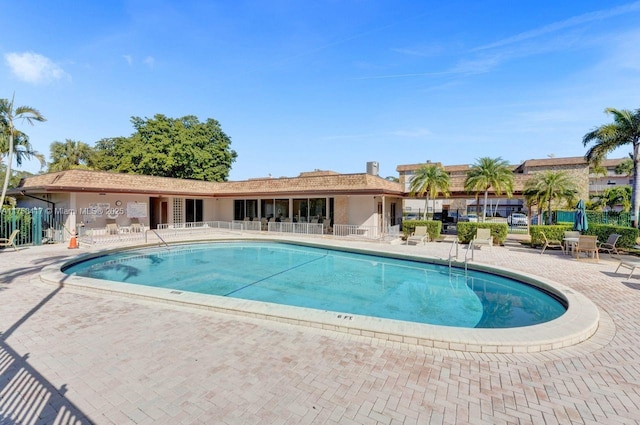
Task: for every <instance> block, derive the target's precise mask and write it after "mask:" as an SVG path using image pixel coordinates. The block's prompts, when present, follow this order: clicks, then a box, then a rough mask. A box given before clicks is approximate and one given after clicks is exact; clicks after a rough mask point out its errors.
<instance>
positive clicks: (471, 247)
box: [464, 241, 473, 272]
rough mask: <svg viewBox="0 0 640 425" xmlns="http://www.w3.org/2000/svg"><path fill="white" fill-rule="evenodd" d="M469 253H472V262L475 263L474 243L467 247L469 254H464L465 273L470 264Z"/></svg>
mask: <svg viewBox="0 0 640 425" xmlns="http://www.w3.org/2000/svg"><path fill="white" fill-rule="evenodd" d="M469 251H471V261H473V241H471V242H469V245H467V252H466V253H465V254H464V271H465V272H466V271H467V263H468V262H469Z"/></svg>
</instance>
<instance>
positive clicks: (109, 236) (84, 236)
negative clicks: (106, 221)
mask: <svg viewBox="0 0 640 425" xmlns="http://www.w3.org/2000/svg"><path fill="white" fill-rule="evenodd" d="M78 240H79V241H80V243H85V244H90V245H103V244H110V243H115V242H142V241H143V240H144V231H142V230H140V231H131V230H130V229H125V228H120V229H118V231H117V232H115V233H113V232H109V231H107V229H86V230H85V231H84V232H82V233H81V234H80V235H79V236H78Z"/></svg>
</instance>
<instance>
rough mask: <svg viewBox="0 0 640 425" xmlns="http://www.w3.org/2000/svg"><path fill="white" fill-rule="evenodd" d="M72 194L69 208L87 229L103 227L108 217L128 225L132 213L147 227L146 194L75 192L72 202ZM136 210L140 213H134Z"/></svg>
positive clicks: (121, 224)
mask: <svg viewBox="0 0 640 425" xmlns="http://www.w3.org/2000/svg"><path fill="white" fill-rule="evenodd" d="M73 195H74V194H72V196H71V197H70V207H71V210H72V211H75V212H76V222H77V224H78V225H80V223H82V224H83V225H84V226H85V227H86V228H87V229H93V228H104V227H105V226H106V224H107V219H108V218H109V219H115V220H116V223H117V224H118V225H119V226H128V225H130V224H131V219H132V217H133V216H134V215H138V220H139V222H140V223H141V224H143V225H144V226H145V227H149V208H150V205H149V197H148V196H145V195H125V194H115V195H112V194H106V195H100V194H98V193H78V194H75V202H74V196H73ZM118 204H119V205H118ZM56 207H58V204H56ZM136 212H139V213H140V214H136ZM140 215H143V216H140Z"/></svg>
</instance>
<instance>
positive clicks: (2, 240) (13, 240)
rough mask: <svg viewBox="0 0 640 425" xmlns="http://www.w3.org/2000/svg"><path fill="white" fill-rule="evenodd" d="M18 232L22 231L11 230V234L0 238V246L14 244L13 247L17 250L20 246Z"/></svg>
mask: <svg viewBox="0 0 640 425" xmlns="http://www.w3.org/2000/svg"><path fill="white" fill-rule="evenodd" d="M18 233H20V230H18V229H16V230H14V231H13V232H11V235H9V237H8V238H0V246H2V247H7V246H12V247H13V249H14V250H16V251H17V250H18V247H17V246H16V236H18Z"/></svg>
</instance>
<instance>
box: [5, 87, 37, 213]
mask: <svg viewBox="0 0 640 425" xmlns="http://www.w3.org/2000/svg"><path fill="white" fill-rule="evenodd" d="M13 102H14V99H13V98H12V99H11V101H9V99H0V130H1V131H0V134H1V135H2V139H3V140H6V141H7V145H8V155H7V168H6V170H5V175H4V184H3V185H2V195H1V196H0V207H1V206H2V205H4V198H5V195H6V194H7V187H8V185H9V180H10V178H11V164H12V162H13V153H14V142H15V141H16V140H21V142H20V143H22V146H23V145H24V143H25V142H28V138H27V136H26V135H25V134H24V133H22V132H21V131H19V130H17V129H16V128H15V125H14V122H15V121H16V120H23V121H26V122H27V123H29V124H31V125H33V122H34V121H46V120H45V118H44V117H43V116H42V115H41V114H40V112H38V110H37V109H34V108H32V107H29V106H18V107H15V108H14V106H13ZM3 145H4V142H3Z"/></svg>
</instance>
